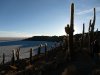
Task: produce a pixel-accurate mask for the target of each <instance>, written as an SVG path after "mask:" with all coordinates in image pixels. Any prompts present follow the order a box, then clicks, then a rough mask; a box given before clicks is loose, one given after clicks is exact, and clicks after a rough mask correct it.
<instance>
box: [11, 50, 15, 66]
mask: <svg viewBox="0 0 100 75" xmlns="http://www.w3.org/2000/svg"><path fill="white" fill-rule="evenodd" d="M14 55H15V54H14V50H12V59H11V65H12V66H13V65H14V64H15V56H14Z"/></svg>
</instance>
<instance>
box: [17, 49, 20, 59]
mask: <svg viewBox="0 0 100 75" xmlns="http://www.w3.org/2000/svg"><path fill="white" fill-rule="evenodd" d="M19 51H20V48H19V49H17V50H16V58H17V60H19Z"/></svg>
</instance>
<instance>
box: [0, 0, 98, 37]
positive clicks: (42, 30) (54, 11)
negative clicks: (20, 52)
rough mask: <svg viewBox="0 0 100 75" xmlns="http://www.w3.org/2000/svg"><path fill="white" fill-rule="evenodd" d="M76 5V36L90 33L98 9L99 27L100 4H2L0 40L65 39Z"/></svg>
mask: <svg viewBox="0 0 100 75" xmlns="http://www.w3.org/2000/svg"><path fill="white" fill-rule="evenodd" d="M72 2H74V3H75V33H81V32H82V24H83V23H85V28H86V31H87V29H88V24H89V20H90V19H92V17H93V8H94V7H95V8H96V26H95V30H96V29H97V28H98V29H100V26H99V23H100V22H99V20H100V17H99V16H100V0H0V37H30V36H35V35H51V36H52V35H58V36H59V35H65V30H64V27H65V26H66V25H67V24H68V23H70V4H71V3H72Z"/></svg>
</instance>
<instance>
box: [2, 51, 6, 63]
mask: <svg viewBox="0 0 100 75" xmlns="http://www.w3.org/2000/svg"><path fill="white" fill-rule="evenodd" d="M4 63H5V54H4V53H3V60H2V64H4Z"/></svg>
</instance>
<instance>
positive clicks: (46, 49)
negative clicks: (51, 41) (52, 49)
mask: <svg viewBox="0 0 100 75" xmlns="http://www.w3.org/2000/svg"><path fill="white" fill-rule="evenodd" d="M44 47H45V55H46V52H47V43H45V46H44Z"/></svg>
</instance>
